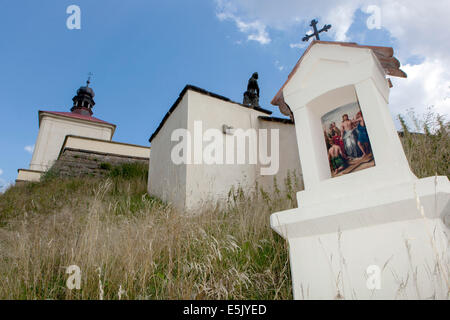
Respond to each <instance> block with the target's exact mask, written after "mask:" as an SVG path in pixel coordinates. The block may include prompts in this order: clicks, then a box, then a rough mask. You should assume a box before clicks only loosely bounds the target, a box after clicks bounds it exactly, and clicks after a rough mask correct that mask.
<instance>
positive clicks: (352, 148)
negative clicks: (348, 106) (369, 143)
mask: <svg viewBox="0 0 450 320" xmlns="http://www.w3.org/2000/svg"><path fill="white" fill-rule="evenodd" d="M341 130H342V132H343V133H344V136H343V141H344V148H345V153H346V155H347V156H348V157H350V158H354V159H355V158H359V157H361V155H362V152H361V150H360V149H359V147H358V142H357V135H356V130H355V127H354V121H352V120H350V119H349V118H348V114H344V115H343V116H342V124H341Z"/></svg>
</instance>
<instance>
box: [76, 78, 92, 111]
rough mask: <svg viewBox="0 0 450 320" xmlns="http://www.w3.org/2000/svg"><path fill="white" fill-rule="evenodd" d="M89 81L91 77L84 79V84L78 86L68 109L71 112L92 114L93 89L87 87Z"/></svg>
mask: <svg viewBox="0 0 450 320" xmlns="http://www.w3.org/2000/svg"><path fill="white" fill-rule="evenodd" d="M90 83H91V77H89V78H88V80H87V81H86V86H83V87H80V89H78V90H77V95H76V96H75V97H73V98H72V101H73V107H72V109H70V111H71V112H73V113H78V114H81V115H85V116H92V114H93V112H92V108H93V107H94V106H95V101H94V97H95V93H94V90H92V88H90V87H89V84H90Z"/></svg>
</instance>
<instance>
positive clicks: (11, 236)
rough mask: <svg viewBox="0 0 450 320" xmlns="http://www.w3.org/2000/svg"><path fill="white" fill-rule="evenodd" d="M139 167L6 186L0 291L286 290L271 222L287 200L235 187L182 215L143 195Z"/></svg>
mask: <svg viewBox="0 0 450 320" xmlns="http://www.w3.org/2000/svg"><path fill="white" fill-rule="evenodd" d="M140 170H141V173H142V174H141V175H138V176H133V177H129V176H128V174H125V177H124V175H123V174H121V173H120V172H119V173H118V174H116V175H113V176H111V177H108V178H107V179H104V180H102V181H99V180H94V179H92V178H71V179H63V178H58V177H54V176H50V177H49V178H48V177H47V178H46V179H44V181H43V182H41V183H35V184H29V185H24V186H16V187H14V188H12V189H10V190H8V191H7V192H6V193H5V194H4V195H3V196H2V197H1V198H0V210H1V212H2V215H1V218H0V223H1V224H2V227H1V228H0V299H99V298H104V299H119V292H120V298H122V299H291V298H292V294H291V280H290V272H289V263H288V258H287V254H288V250H287V247H286V244H285V242H284V241H283V240H282V239H281V238H280V237H278V236H277V235H276V234H275V233H273V232H272V230H271V228H270V226H269V215H270V214H271V213H272V212H273V211H272V210H275V209H280V210H281V209H284V208H286V207H287V206H291V205H292V200H291V199H289V198H288V197H281V196H280V197H272V198H268V197H263V196H262V195H266V192H264V191H261V190H258V191H259V192H254V194H253V196H252V199H249V198H246V197H245V196H244V195H243V194H242V193H240V192H239V191H236V192H234V193H233V194H230V198H229V201H228V204H227V206H226V208H222V209H218V208H214V207H212V208H209V209H207V210H204V211H203V212H201V213H199V214H198V215H196V216H194V217H193V216H186V215H183V214H182V213H179V212H176V211H175V210H174V209H172V208H171V207H170V206H168V205H165V204H164V203H162V202H160V201H158V200H157V199H154V198H151V197H149V196H148V195H146V178H145V171H146V168H140ZM119 171H120V170H119ZM138 171H139V170H138ZM291 196H292V195H291ZM70 265H77V266H79V267H80V269H81V272H82V282H81V289H80V290H69V289H68V288H67V287H66V280H67V278H68V276H69V275H68V274H66V273H65V271H66V269H65V268H66V267H68V266H70Z"/></svg>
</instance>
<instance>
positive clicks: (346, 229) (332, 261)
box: [271, 177, 450, 299]
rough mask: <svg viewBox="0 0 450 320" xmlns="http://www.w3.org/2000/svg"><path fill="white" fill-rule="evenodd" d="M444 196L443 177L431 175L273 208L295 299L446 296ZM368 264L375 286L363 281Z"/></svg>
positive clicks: (447, 187) (448, 209)
mask: <svg viewBox="0 0 450 320" xmlns="http://www.w3.org/2000/svg"><path fill="white" fill-rule="evenodd" d="M304 192H305V191H304ZM301 198H302V196H301V193H300V194H299V199H301ZM306 198H307V197H306ZM417 198H419V199H420V206H423V209H424V210H423V215H422V213H421V210H418V208H417ZM449 198H450V183H449V181H448V179H447V177H430V178H425V179H420V180H415V181H413V182H409V183H403V184H397V185H392V186H385V187H384V188H381V189H375V190H372V192H370V193H367V192H364V191H361V193H360V194H358V193H354V194H352V195H348V196H344V197H340V198H339V199H331V198H329V197H326V195H324V199H323V201H322V202H320V203H319V204H315V205H310V206H302V203H301V202H299V204H300V207H299V208H297V209H292V210H287V211H283V212H278V213H274V214H273V215H272V216H271V226H272V228H273V229H274V230H275V231H276V232H277V233H279V234H280V235H281V236H283V237H284V238H286V239H287V240H288V241H289V247H290V249H289V250H290V252H289V254H290V261H291V272H292V280H293V290H294V298H295V299H335V298H336V297H338V294H340V296H342V297H343V298H345V299H426V298H430V297H435V298H438V299H445V298H447V293H448V290H449V287H448V281H449V279H448V272H449V271H450V267H449V250H448V249H449V247H448V246H449V235H450V229H449V222H450V221H449V220H450V203H449ZM374 265H375V266H378V267H379V268H380V270H381V276H380V286H381V288H380V289H369V288H368V286H367V278H368V275H367V273H366V270H367V268H368V267H369V266H374ZM372 279H373V278H372ZM371 283H373V282H371Z"/></svg>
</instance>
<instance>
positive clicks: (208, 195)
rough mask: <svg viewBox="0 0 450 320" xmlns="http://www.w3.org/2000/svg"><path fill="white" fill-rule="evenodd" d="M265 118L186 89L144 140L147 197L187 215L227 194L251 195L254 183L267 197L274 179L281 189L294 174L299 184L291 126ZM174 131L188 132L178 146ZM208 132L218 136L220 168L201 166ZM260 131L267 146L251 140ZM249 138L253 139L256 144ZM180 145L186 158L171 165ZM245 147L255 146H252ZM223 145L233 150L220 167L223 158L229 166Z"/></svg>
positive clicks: (247, 108) (253, 109)
mask: <svg viewBox="0 0 450 320" xmlns="http://www.w3.org/2000/svg"><path fill="white" fill-rule="evenodd" d="M271 114H272V112H271V111H269V110H265V109H263V108H261V107H259V106H252V105H245V104H241V103H237V102H233V101H231V100H230V99H228V98H226V97H223V96H220V95H217V94H214V93H211V92H208V91H206V90H204V89H201V88H198V87H195V86H192V85H187V86H186V87H185V88H184V89H183V90H182V91H181V93H180V95H179V97H178V99H177V100H176V101H175V103H174V104H173V106H172V107H171V108H170V109H169V111H168V112H167V114H166V115H165V116H164V118H163V120H162V121H161V123H160V124H159V126H158V127H157V129H156V130H155V132H154V133H153V134H152V136H151V137H150V142H151V148H152V159H151V161H150V165H149V177H148V192H149V194H150V195H153V196H157V197H158V198H160V199H162V200H163V201H167V202H169V203H171V204H172V205H174V206H175V207H176V208H177V209H180V210H187V211H193V210H196V209H198V208H200V207H202V206H203V205H204V204H205V203H208V204H214V203H217V202H223V201H224V200H226V199H227V197H228V194H229V192H230V190H232V189H233V188H234V190H236V188H239V187H241V188H242V190H244V191H246V190H255V185H256V183H257V184H258V188H263V189H264V190H266V191H271V190H272V189H273V185H274V178H275V179H276V181H277V185H278V186H279V188H280V189H282V187H283V184H284V179H285V178H286V177H287V174H288V172H290V173H294V172H295V175H296V176H297V177H298V178H299V180H301V168H300V160H299V155H298V148H297V141H296V135H295V128H294V124H293V121H291V120H290V119H282V118H276V117H271V116H270V115H271ZM180 129H181V130H182V131H181V132H183V130H185V131H186V132H189V134H188V135H189V136H188V137H184V140H183V139H182V138H180V137H179V136H177V132H180ZM211 129H213V130H214V129H215V130H216V132H219V131H220V135H221V137H217V136H216V139H217V138H220V140H222V141H221V143H222V144H223V154H222V155H220V156H219V157H220V159H223V162H220V161H219V162H215V163H207V161H205V155H204V154H202V153H204V151H205V150H206V149H207V146H208V144H209V143H210V141H208V140H209V138H211V137H209V138H208V137H207V135H208V132H210V131H211ZM262 129H265V130H267V134H268V135H267V141H263V140H261V139H260V137H258V136H257V134H258V133H259V132H260V131H261V130H262ZM177 130H178V131H177ZM239 131H240V132H241V133H242V135H241V139H242V141H241V142H242V143H243V144H244V147H243V148H239V147H238V144H239V141H238V139H239V138H238V137H237V133H238V132H239ZM275 132H277V135H278V136H277V137H275V139H274V140H273V141H275V142H276V143H274V144H275V145H274V147H272V146H271V141H272V140H271V134H272V133H275ZM252 133H256V140H255V139H254V138H255V136H252ZM244 138H245V140H244ZM252 139H253V140H252ZM186 140H187V141H186ZM180 141H181V143H184V146H185V147H186V148H185V150H184V152H187V153H188V154H184V155H183V156H184V157H185V161H184V163H177V161H174V159H173V157H174V153H175V156H177V150H176V149H177V145H179V144H180ZM251 141H253V143H256V144H257V146H255V145H254V144H253V145H252V142H251ZM278 141H279V144H278ZM228 143H231V145H233V148H234V150H232V151H234V152H233V154H232V155H231V156H232V158H233V159H231V161H226V158H227V157H228V158H227V159H228V160H230V159H229V157H230V154H229V152H228V154H227V150H226V145H227V144H228ZM252 152H253V153H252ZM181 153H182V152H181ZM241 153H245V154H244V155H242V154H241ZM261 154H263V155H267V156H268V158H269V159H270V161H266V160H267V159H262V158H261ZM251 155H256V156H255V157H254V158H253V161H251V160H250V158H251ZM240 156H241V157H243V156H245V161H244V162H239V161H237V158H238V157H240ZM233 160H234V161H233ZM270 167H272V168H270ZM270 169H273V170H270ZM265 171H266V173H264V172H265ZM271 171H272V172H271ZM267 172H268V173H267Z"/></svg>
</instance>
